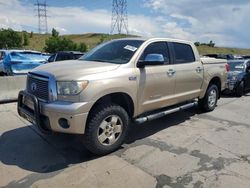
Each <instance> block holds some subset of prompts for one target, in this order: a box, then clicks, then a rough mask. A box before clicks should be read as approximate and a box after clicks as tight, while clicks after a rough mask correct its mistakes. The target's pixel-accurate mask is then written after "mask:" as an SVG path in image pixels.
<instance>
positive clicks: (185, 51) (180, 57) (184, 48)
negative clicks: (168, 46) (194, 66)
mask: <svg viewBox="0 0 250 188" xmlns="http://www.w3.org/2000/svg"><path fill="white" fill-rule="evenodd" d="M173 47H174V53H175V63H176V64H180V63H191V62H194V61H195V57H194V52H193V49H192V47H191V46H190V45H188V44H181V43H173Z"/></svg>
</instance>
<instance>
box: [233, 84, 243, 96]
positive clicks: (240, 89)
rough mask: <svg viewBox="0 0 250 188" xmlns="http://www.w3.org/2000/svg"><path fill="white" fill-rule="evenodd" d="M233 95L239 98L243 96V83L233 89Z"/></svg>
mask: <svg viewBox="0 0 250 188" xmlns="http://www.w3.org/2000/svg"><path fill="white" fill-rule="evenodd" d="M235 94H236V96H237V97H241V96H242V95H243V94H244V82H243V81H241V82H240V84H239V85H238V86H237V87H236V89H235Z"/></svg>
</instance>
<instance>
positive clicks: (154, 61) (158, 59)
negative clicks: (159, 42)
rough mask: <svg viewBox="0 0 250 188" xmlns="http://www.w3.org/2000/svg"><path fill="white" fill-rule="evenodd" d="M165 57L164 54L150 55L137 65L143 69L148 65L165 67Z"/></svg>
mask: <svg viewBox="0 0 250 188" xmlns="http://www.w3.org/2000/svg"><path fill="white" fill-rule="evenodd" d="M164 62H165V61H164V57H163V55H162V54H148V55H147V56H146V57H145V59H144V60H140V61H139V62H138V63H137V67H138V68H143V67H145V66H147V65H163V64H164Z"/></svg>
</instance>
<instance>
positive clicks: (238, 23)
mask: <svg viewBox="0 0 250 188" xmlns="http://www.w3.org/2000/svg"><path fill="white" fill-rule="evenodd" d="M145 6H146V7H148V8H150V9H151V10H153V11H154V12H157V13H158V14H159V13H160V14H161V15H164V16H165V17H166V18H168V19H169V20H171V22H170V23H171V24H172V27H166V26H164V27H165V28H166V32H167V33H170V34H171V33H172V35H173V36H180V37H183V38H186V39H191V40H194V41H195V40H197V41H203V42H208V41H209V40H214V41H215V42H216V43H217V44H218V45H220V46H237V47H250V38H249V36H248V30H249V29H250V24H249V21H248V15H249V10H250V1H249V0H238V1H236V0H234V1H233V0H218V1H213V0H204V1H201V0H192V1H191V0H178V1H172V0H146V3H145ZM172 22H175V23H176V25H175V26H174V28H175V29H173V23H172ZM171 28H172V31H175V33H174V32H171Z"/></svg>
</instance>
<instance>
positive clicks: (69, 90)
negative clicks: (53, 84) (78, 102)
mask: <svg viewBox="0 0 250 188" xmlns="http://www.w3.org/2000/svg"><path fill="white" fill-rule="evenodd" d="M88 83H89V82H88V81H59V82H57V94H58V95H77V94H79V93H81V92H82V91H83V90H84V89H85V88H86V87H87V86H88Z"/></svg>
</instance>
